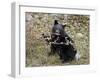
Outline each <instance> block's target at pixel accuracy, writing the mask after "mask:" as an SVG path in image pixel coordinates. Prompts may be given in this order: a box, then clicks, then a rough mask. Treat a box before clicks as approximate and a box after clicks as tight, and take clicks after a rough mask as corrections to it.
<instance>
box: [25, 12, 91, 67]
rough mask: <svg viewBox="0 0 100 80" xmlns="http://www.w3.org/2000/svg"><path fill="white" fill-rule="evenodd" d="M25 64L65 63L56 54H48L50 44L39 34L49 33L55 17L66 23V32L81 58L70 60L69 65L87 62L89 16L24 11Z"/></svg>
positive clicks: (28, 65) (49, 64)
mask: <svg viewBox="0 0 100 80" xmlns="http://www.w3.org/2000/svg"><path fill="white" fill-rule="evenodd" d="M25 16H26V21H25V22H26V66H27V67H34V66H51V65H67V64H66V63H62V62H61V60H60V59H59V56H58V55H56V54H55V55H51V56H48V52H49V51H50V48H49V47H50V46H47V45H46V42H45V41H44V39H43V38H42V36H41V34H42V33H46V34H48V35H50V33H51V29H52V26H53V22H54V20H55V19H57V20H58V21H59V23H64V24H66V25H67V26H66V28H65V30H66V32H67V33H68V35H69V36H70V37H71V38H72V39H73V40H74V42H75V45H74V46H75V47H76V49H77V50H78V51H79V52H80V54H81V58H80V60H79V61H78V62H76V61H75V60H73V61H70V62H69V65H77V64H78V65H81V64H89V59H90V58H89V21H90V20H89V16H88V15H73V14H49V13H32V12H26V14H25Z"/></svg>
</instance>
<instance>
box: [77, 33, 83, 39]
mask: <svg viewBox="0 0 100 80" xmlns="http://www.w3.org/2000/svg"><path fill="white" fill-rule="evenodd" d="M76 36H77V37H78V38H83V37H84V35H83V34H82V33H77V34H76Z"/></svg>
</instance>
